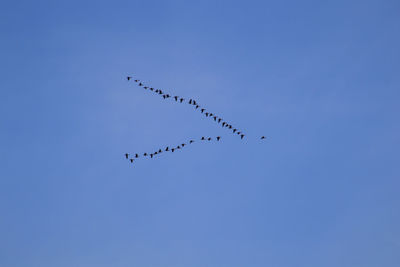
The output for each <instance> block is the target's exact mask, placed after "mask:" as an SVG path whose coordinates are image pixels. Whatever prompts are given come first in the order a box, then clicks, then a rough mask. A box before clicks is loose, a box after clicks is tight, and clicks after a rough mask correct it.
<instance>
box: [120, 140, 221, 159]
mask: <svg viewBox="0 0 400 267" xmlns="http://www.w3.org/2000/svg"><path fill="white" fill-rule="evenodd" d="M212 140H216V141H217V142H219V140H221V136H217V137H215V139H213V138H212V137H204V136H203V137H201V138H200V141H212ZM194 142H195V140H193V139H191V140H189V141H188V142H187V143H182V144H179V145H177V146H174V147H169V146H167V147H166V148H164V149H161V148H160V149H158V150H156V151H155V152H153V153H147V152H145V153H143V154H139V153H133V154H129V153H125V158H126V159H129V160H130V162H131V163H133V162H134V161H135V160H137V159H138V158H140V157H150V158H151V159H152V158H153V157H155V156H157V155H160V154H161V153H163V152H172V153H173V152H174V151H176V150H179V149H182V148H184V147H186V146H187V145H191V144H193V143H194ZM130 156H132V157H130Z"/></svg>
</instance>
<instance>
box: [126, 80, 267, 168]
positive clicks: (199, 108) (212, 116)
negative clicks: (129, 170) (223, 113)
mask: <svg viewBox="0 0 400 267" xmlns="http://www.w3.org/2000/svg"><path fill="white" fill-rule="evenodd" d="M126 79H127V80H128V81H134V82H135V83H136V85H138V86H139V87H141V88H143V89H144V90H147V91H149V92H152V93H154V94H155V95H158V96H160V97H162V98H163V99H164V100H166V99H171V100H172V101H175V102H176V103H180V104H183V103H187V104H189V105H192V106H193V107H194V110H196V111H198V112H199V113H201V114H203V115H205V116H206V117H207V118H210V119H212V120H213V121H214V122H215V123H218V124H220V125H221V127H222V128H227V129H229V130H231V131H232V134H236V135H238V137H240V139H243V138H244V137H245V136H246V135H245V134H244V133H243V131H241V130H239V129H238V128H237V127H234V126H232V124H230V123H229V122H227V121H225V120H224V119H222V118H221V117H220V116H218V115H216V114H215V113H212V112H210V111H208V110H207V109H205V108H204V107H202V106H200V104H199V102H197V101H196V100H195V99H192V98H191V99H189V100H186V99H185V98H183V97H180V96H177V95H175V96H173V95H172V94H169V93H167V92H166V91H165V90H161V89H156V88H153V87H150V86H147V85H145V84H144V83H143V82H142V81H140V80H138V79H134V78H133V77H132V76H128V77H126ZM220 139H221V137H220V136H217V137H215V138H212V137H204V136H203V137H201V139H200V140H199V141H212V140H216V141H217V142H219V140H220ZM260 139H266V137H265V136H261V138H260ZM194 142H195V140H193V139H191V140H189V141H188V142H187V143H182V144H179V145H177V146H174V147H172V146H171V148H170V147H169V146H167V147H166V148H165V149H159V150H157V151H155V152H152V153H148V152H146V153H143V154H138V153H132V154H129V153H126V154H125V158H126V159H128V160H129V161H130V162H131V163H133V162H134V161H135V160H137V159H138V158H140V157H149V158H153V157H155V156H157V155H160V154H161V153H163V152H171V153H173V152H174V151H176V150H179V149H183V148H184V147H185V146H187V145H191V144H193V143H194Z"/></svg>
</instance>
